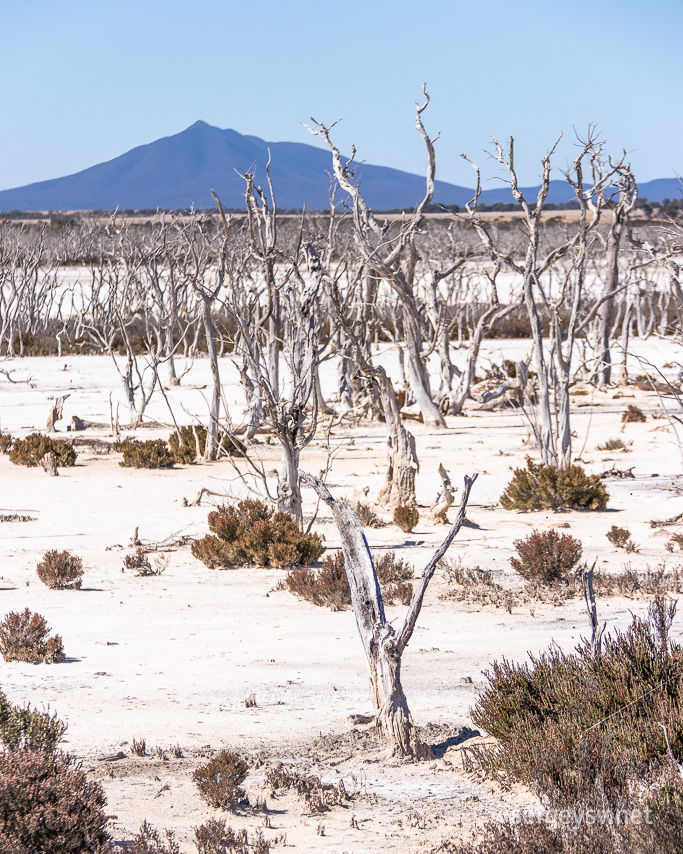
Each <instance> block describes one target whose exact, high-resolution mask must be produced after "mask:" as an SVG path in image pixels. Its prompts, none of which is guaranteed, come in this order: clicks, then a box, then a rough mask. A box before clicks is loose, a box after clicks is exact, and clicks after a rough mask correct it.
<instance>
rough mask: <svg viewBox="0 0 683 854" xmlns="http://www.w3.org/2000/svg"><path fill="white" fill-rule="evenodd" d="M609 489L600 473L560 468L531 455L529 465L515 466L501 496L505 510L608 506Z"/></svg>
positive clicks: (577, 508) (527, 462)
mask: <svg viewBox="0 0 683 854" xmlns="http://www.w3.org/2000/svg"><path fill="white" fill-rule="evenodd" d="M608 498H609V495H608V492H607V490H606V489H605V486H604V484H603V483H602V482H601V480H600V478H599V477H598V475H596V474H592V475H587V474H586V472H585V471H584V470H583V469H582V468H581V466H567V468H564V469H559V468H555V467H554V466H545V465H543V464H542V463H534V462H533V461H532V460H531V458H530V457H527V460H526V468H525V469H515V471H514V474H513V476H512V480H511V481H510V483H509V484H508V485H507V487H506V489H505V492H504V493H503V494H502V495H501V497H500V503H501V505H502V507H503V508H504V509H505V510H521V511H523V512H527V511H529V510H604V509H605V508H606V507H607V500H608Z"/></svg>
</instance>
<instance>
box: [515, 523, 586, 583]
mask: <svg viewBox="0 0 683 854" xmlns="http://www.w3.org/2000/svg"><path fill="white" fill-rule="evenodd" d="M514 546H515V549H516V550H517V554H518V555H519V557H512V558H510V564H511V566H512V568H513V569H514V570H515V572H517V573H518V574H519V575H521V576H522V578H524V579H525V580H526V581H531V582H534V583H536V584H555V583H557V582H558V581H564V582H566V581H567V579H568V578H569V577H570V575H571V574H572V571H573V570H574V568H575V567H576V564H577V563H578V562H579V560H580V559H581V554H582V553H583V546H582V545H581V541H580V540H577V539H575V538H574V537H572V536H570V535H569V534H558V533H557V531H555V530H554V529H551V530H550V531H537V530H534V531H532V532H531V534H530V535H529V536H528V537H526V538H525V539H523V540H515V542H514Z"/></svg>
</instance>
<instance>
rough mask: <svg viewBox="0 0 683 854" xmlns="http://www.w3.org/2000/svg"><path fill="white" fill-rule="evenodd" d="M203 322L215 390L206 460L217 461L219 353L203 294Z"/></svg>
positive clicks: (219, 392) (205, 452) (219, 382)
mask: <svg viewBox="0 0 683 854" xmlns="http://www.w3.org/2000/svg"><path fill="white" fill-rule="evenodd" d="M202 320H203V322H204V336H205V338H206V350H207V353H208V355H209V364H210V365H211V377H212V379H213V388H212V392H211V405H210V410H209V425H208V427H207V430H206V447H205V448H204V459H205V460H215V459H216V456H217V454H218V419H219V417H220V407H221V376H220V371H219V369H218V351H217V350H216V335H215V330H214V326H213V319H212V317H211V302H210V300H209V298H208V297H206V296H205V295H204V294H202Z"/></svg>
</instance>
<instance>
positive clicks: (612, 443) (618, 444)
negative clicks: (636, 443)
mask: <svg viewBox="0 0 683 854" xmlns="http://www.w3.org/2000/svg"><path fill="white" fill-rule="evenodd" d="M597 449H598V451H623V450H625V449H626V443H625V442H624V440H623V439H608V440H607V441H606V442H604V443H603V444H602V445H597Z"/></svg>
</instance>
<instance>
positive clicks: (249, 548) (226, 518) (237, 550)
mask: <svg viewBox="0 0 683 854" xmlns="http://www.w3.org/2000/svg"><path fill="white" fill-rule="evenodd" d="M208 521H209V530H211V531H213V534H215V536H212V535H210V534H209V535H207V536H206V537H203V538H202V539H201V540H195V541H194V542H193V543H192V554H193V555H194V557H196V558H197V559H198V560H201V561H202V563H204V564H206V566H208V567H209V569H217V568H219V567H220V568H228V567H235V566H266V567H267V566H276V567H283V566H285V567H286V566H303V565H305V564H308V563H311V562H312V561H315V560H317V559H318V558H319V557H320V555H321V554H322V553H323V552H324V551H325V547H324V546H323V544H322V540H321V539H320V537H319V536H318V534H302V533H301V532H300V531H299V529H298V528H297V526H296V523H295V522H294V520H293V519H292V517H291V516H290V515H289V514H288V513H275V512H274V510H273V509H272V508H271V507H268V505H267V504H264V503H263V502H262V501H254V500H246V501H240V502H239V503H238V504H237V505H236V506H235V505H226V506H224V507H221V508H220V509H218V510H214V511H213V512H211V513H209V519H208Z"/></svg>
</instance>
